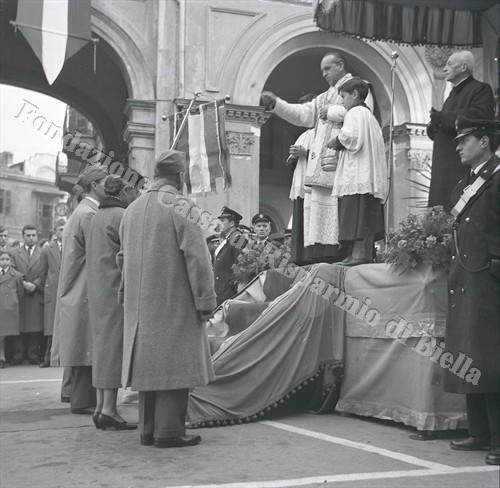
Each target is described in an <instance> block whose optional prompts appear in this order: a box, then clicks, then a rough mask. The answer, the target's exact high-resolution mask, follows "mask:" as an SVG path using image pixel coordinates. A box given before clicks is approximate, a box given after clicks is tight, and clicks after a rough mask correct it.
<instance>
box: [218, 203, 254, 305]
mask: <svg viewBox="0 0 500 488" xmlns="http://www.w3.org/2000/svg"><path fill="white" fill-rule="evenodd" d="M242 218H243V217H242V216H241V215H240V214H239V213H238V212H236V211H235V210H232V209H230V208H229V207H222V212H221V214H220V215H219V220H220V237H221V241H220V244H219V246H218V247H217V249H216V250H215V253H214V275H215V293H216V295H217V306H219V305H220V304H221V303H222V302H223V301H224V300H227V299H228V298H231V297H232V296H233V295H235V294H236V292H237V283H236V282H235V279H234V273H233V270H232V266H233V264H236V262H237V261H238V256H239V255H240V254H241V252H242V250H243V248H244V247H245V246H246V244H247V240H246V238H245V237H244V236H243V235H242V234H241V232H240V230H238V225H239V223H240V220H241V219H242Z"/></svg>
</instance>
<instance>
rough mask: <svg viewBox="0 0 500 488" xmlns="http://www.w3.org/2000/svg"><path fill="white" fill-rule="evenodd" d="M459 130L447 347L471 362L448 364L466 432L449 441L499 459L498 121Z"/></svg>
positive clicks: (448, 383)
mask: <svg viewBox="0 0 500 488" xmlns="http://www.w3.org/2000/svg"><path fill="white" fill-rule="evenodd" d="M457 132H458V135H457V137H456V141H455V142H456V143H457V152H458V154H459V156H460V160H461V161H462V164H463V165H465V166H466V167H467V169H468V172H467V174H466V176H465V177H464V179H463V180H461V181H460V182H459V183H458V185H457V186H456V187H455V189H454V190H453V192H452V194H451V199H452V203H453V205H454V207H453V209H452V211H451V213H452V215H453V216H454V217H455V222H454V225H453V247H452V258H451V266H450V271H449V274H448V317H447V324H446V340H445V343H446V349H447V352H446V353H445V354H448V356H449V355H450V354H451V360H450V362H451V363H453V362H454V361H456V362H457V363H458V362H459V361H460V363H462V362H463V361H464V357H465V362H464V364H468V365H467V366H466V367H463V366H462V365H461V366H460V368H461V370H460V372H459V371H458V368H455V367H452V368H449V367H448V368H446V369H445V377H444V389H445V390H446V391H449V392H451V393H462V394H465V398H466V403H467V418H468V424H469V437H468V438H466V439H463V440H454V441H451V447H452V449H456V450H460V451H480V450H489V453H488V454H487V456H486V463H487V464H493V465H499V464H500V361H499V358H498V351H500V305H499V303H498V297H499V296H500V199H499V197H498V196H499V194H500V160H499V159H498V157H496V156H495V151H496V149H497V147H498V141H499V135H500V122H497V121H493V120H470V119H468V118H466V117H458V119H457ZM445 354H443V357H444V356H445ZM440 364H441V365H443V362H442V361H441V360H440ZM448 364H450V363H448Z"/></svg>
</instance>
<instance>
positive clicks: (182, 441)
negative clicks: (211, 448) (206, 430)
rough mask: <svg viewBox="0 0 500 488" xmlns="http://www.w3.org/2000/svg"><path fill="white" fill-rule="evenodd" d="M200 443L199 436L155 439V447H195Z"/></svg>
mask: <svg viewBox="0 0 500 488" xmlns="http://www.w3.org/2000/svg"><path fill="white" fill-rule="evenodd" d="M200 442H201V436H199V435H180V436H178V437H168V438H160V439H155V447H159V448H164V447H188V446H196V444H199V443H200Z"/></svg>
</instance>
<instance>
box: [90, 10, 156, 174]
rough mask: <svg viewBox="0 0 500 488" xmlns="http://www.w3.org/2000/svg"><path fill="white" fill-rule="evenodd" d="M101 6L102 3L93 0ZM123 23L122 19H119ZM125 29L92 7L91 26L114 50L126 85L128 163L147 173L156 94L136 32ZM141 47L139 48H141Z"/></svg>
mask: <svg viewBox="0 0 500 488" xmlns="http://www.w3.org/2000/svg"><path fill="white" fill-rule="evenodd" d="M96 5H98V6H100V7H102V9H103V10H104V9H105V8H106V5H105V4H104V3H98V2H96ZM121 22H122V23H127V21H126V19H123V18H122V19H121ZM125 27H126V29H124V28H123V27H121V26H120V25H118V24H117V23H116V22H115V21H114V20H113V19H112V18H111V16H110V15H108V14H106V13H105V12H104V11H101V10H99V9H97V8H93V9H92V30H93V31H94V32H95V33H96V34H97V35H99V36H100V37H101V38H102V39H103V40H105V41H106V42H107V44H109V46H110V47H111V48H112V49H113V50H114V51H115V53H116V55H117V60H118V66H119V67H120V69H121V72H122V74H123V77H124V80H125V82H126V84H127V87H128V93H129V95H128V98H127V100H126V101H124V108H123V111H124V115H125V116H126V117H127V122H126V124H125V127H124V130H123V133H122V136H123V139H124V140H125V142H126V143H127V145H128V148H129V155H128V156H129V157H128V159H129V164H130V166H131V167H133V168H135V169H137V170H138V171H139V172H140V173H141V174H143V175H148V176H151V174H150V173H151V171H152V162H153V160H154V148H155V118H156V102H155V99H156V95H155V89H154V83H153V79H152V76H151V70H150V68H149V66H148V65H147V63H146V60H145V58H144V56H143V54H142V52H146V49H145V47H144V46H141V45H140V44H141V38H140V36H134V38H133V37H132V36H131V35H129V34H128V33H129V32H130V33H132V34H133V33H135V28H134V26H132V25H128V24H127V25H126V26H125ZM141 48H142V49H141Z"/></svg>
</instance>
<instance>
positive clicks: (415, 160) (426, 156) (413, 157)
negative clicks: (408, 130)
mask: <svg viewBox="0 0 500 488" xmlns="http://www.w3.org/2000/svg"><path fill="white" fill-rule="evenodd" d="M408 161H409V162H410V170H416V171H421V172H422V173H429V172H430V170H431V161H432V153H431V152H430V151H418V150H414V149H409V150H408Z"/></svg>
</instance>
